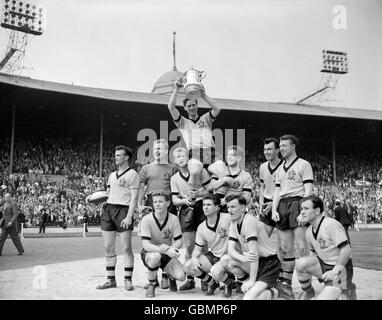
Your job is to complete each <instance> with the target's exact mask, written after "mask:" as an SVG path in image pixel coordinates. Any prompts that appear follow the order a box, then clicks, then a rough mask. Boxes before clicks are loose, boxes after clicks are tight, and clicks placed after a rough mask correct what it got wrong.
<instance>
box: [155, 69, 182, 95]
mask: <svg viewBox="0 0 382 320" xmlns="http://www.w3.org/2000/svg"><path fill="white" fill-rule="evenodd" d="M182 75H183V72H181V71H178V70H177V69H176V67H174V69H172V70H171V71H168V72H166V73H164V74H162V75H161V76H160V77H159V79H158V80H157V81H156V82H155V84H154V87H153V90H152V91H151V93H156V94H165V95H171V94H172V92H173V91H174V88H175V87H174V81H175V80H176V78H178V77H181V76H182ZM179 93H180V94H182V93H183V94H184V88H181V89H180V90H179Z"/></svg>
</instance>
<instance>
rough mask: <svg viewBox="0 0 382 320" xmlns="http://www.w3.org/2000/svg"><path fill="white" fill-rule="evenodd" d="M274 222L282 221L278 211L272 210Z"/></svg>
mask: <svg viewBox="0 0 382 320" xmlns="http://www.w3.org/2000/svg"><path fill="white" fill-rule="evenodd" d="M272 220H273V221H275V222H277V221H279V220H280V215H279V213H278V212H277V210H272Z"/></svg>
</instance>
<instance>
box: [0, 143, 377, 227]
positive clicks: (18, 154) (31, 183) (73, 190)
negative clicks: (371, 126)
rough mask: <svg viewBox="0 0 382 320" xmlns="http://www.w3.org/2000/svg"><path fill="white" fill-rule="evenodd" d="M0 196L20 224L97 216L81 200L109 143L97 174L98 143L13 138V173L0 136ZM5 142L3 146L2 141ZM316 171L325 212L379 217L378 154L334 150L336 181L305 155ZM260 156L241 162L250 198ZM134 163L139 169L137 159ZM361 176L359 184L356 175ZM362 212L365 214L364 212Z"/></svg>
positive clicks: (106, 167) (325, 162)
mask: <svg viewBox="0 0 382 320" xmlns="http://www.w3.org/2000/svg"><path fill="white" fill-rule="evenodd" d="M0 145H1V148H0V157H1V160H2V161H0V196H1V197H2V196H3V194H4V193H5V192H6V191H10V192H11V193H12V194H13V195H14V197H15V200H16V201H17V202H18V203H19V205H20V207H21V210H22V212H23V213H24V214H25V216H26V222H25V226H26V227H30V226H37V225H38V224H39V217H40V213H41V209H42V208H44V209H46V211H47V213H48V224H47V225H61V224H62V223H63V222H64V221H65V222H66V224H67V226H76V225H79V224H81V223H82V221H83V219H84V216H86V217H87V219H88V223H90V224H98V223H99V222H100V207H99V206H95V205H92V204H86V203H85V197H86V195H87V194H89V193H90V192H92V191H95V190H99V189H104V188H105V185H106V178H104V177H107V176H108V174H109V173H110V172H111V171H113V170H114V165H113V163H114V158H113V145H112V144H110V145H105V147H104V150H105V151H104V153H103V154H104V155H103V170H102V172H103V174H102V176H103V178H99V177H98V174H99V169H98V168H99V167H98V166H99V146H98V144H97V143H96V142H91V143H89V142H87V143H84V144H78V142H77V143H75V142H74V141H73V140H71V139H70V138H62V139H57V138H54V139H53V138H45V139H43V140H40V141H37V142H34V143H33V144H32V143H31V142H30V140H27V139H25V140H20V141H19V140H18V141H17V144H16V145H15V150H14V165H13V172H14V174H12V175H9V174H7V173H6V172H7V170H8V165H9V162H8V159H9V151H7V150H9V148H8V147H5V146H9V141H7V140H0ZM3 146H4V147H3ZM304 158H305V159H306V160H308V161H310V162H311V164H312V167H313V172H314V175H315V177H314V178H315V179H314V181H315V188H314V191H315V193H316V194H317V195H319V196H322V197H323V199H324V202H325V205H326V210H327V214H329V215H330V214H331V212H332V208H333V205H334V201H335V200H336V199H343V200H345V201H347V203H348V206H352V207H355V208H356V209H357V210H356V212H358V220H359V221H362V222H365V220H366V221H367V222H368V223H379V222H382V185H381V184H382V183H381V182H382V157H381V154H374V155H370V154H367V155H364V154H360V153H357V154H354V155H347V156H346V155H337V166H336V172H337V182H338V183H337V184H334V183H333V167H332V160H331V159H330V157H327V156H322V155H320V156H318V155H304ZM263 161H265V160H264V157H263V154H262V151H261V150H260V151H259V152H258V153H255V152H247V157H246V162H245V167H246V170H247V171H249V172H250V173H251V175H252V176H253V179H254V190H253V191H254V193H253V194H254V197H253V204H254V207H256V204H257V202H258V199H259V186H260V181H259V178H258V172H259V166H260V164H261V163H262V162H263ZM135 166H138V168H136V169H137V170H138V171H139V164H135ZM362 179H365V180H366V181H368V182H370V185H368V186H367V187H365V188H363V187H362V186H357V185H356V181H357V180H362ZM365 212H366V213H367V214H366V216H365V214H364V213H365Z"/></svg>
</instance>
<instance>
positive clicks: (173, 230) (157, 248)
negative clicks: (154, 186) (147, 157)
mask: <svg viewBox="0 0 382 320" xmlns="http://www.w3.org/2000/svg"><path fill="white" fill-rule="evenodd" d="M153 204H154V212H153V213H151V214H149V215H146V216H145V217H144V218H143V219H142V222H141V238H142V246H143V249H142V250H141V258H142V261H143V264H144V265H145V266H146V268H147V269H148V270H147V275H148V280H149V284H148V286H147V291H146V297H147V298H153V297H155V283H156V278H157V272H158V269H159V268H161V269H162V270H164V271H165V272H166V273H167V274H168V275H169V278H170V290H171V291H176V290H174V288H175V289H176V280H178V281H184V280H185V277H186V276H185V274H184V272H183V267H182V264H181V263H180V261H179V260H178V258H179V255H180V253H179V249H180V248H181V247H182V232H181V230H180V224H179V220H178V218H177V217H176V216H175V215H173V214H171V213H169V212H168V211H167V209H168V207H169V205H170V195H169V194H168V193H165V192H164V191H157V192H155V193H153Z"/></svg>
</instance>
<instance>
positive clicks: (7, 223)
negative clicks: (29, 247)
mask: <svg viewBox="0 0 382 320" xmlns="http://www.w3.org/2000/svg"><path fill="white" fill-rule="evenodd" d="M4 200H5V203H4V205H3V206H2V207H1V209H0V210H1V211H2V214H3V216H2V218H0V227H1V235H0V256H1V252H2V250H3V246H4V243H5V240H6V239H7V237H8V234H9V235H10V236H11V239H12V241H13V243H14V244H15V246H16V248H17V250H18V252H19V255H22V254H23V253H24V248H23V245H22V244H21V240H20V238H19V236H18V234H17V216H18V215H19V212H20V210H19V208H18V207H17V204H16V203H15V202H14V201H13V200H12V196H11V194H10V193H6V194H5V195H4Z"/></svg>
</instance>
